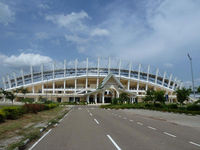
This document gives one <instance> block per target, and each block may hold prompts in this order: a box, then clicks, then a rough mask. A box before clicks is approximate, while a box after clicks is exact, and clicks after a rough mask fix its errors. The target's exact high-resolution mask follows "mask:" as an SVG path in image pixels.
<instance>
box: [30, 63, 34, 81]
mask: <svg viewBox="0 0 200 150" xmlns="http://www.w3.org/2000/svg"><path fill="white" fill-rule="evenodd" d="M30 73H31V83H33V66H32V65H31V66H30Z"/></svg>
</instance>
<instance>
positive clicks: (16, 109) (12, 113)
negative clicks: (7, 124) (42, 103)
mask: <svg viewBox="0 0 200 150" xmlns="http://www.w3.org/2000/svg"><path fill="white" fill-rule="evenodd" d="M3 112H4V113H5V114H6V119H18V118H19V117H21V116H22V115H23V114H24V113H25V111H24V110H23V109H22V107H20V106H9V107H4V108H3Z"/></svg>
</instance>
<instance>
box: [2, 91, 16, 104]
mask: <svg viewBox="0 0 200 150" xmlns="http://www.w3.org/2000/svg"><path fill="white" fill-rule="evenodd" d="M2 93H3V95H4V96H5V98H7V99H9V100H11V101H12V104H13V102H14V99H15V97H16V96H15V95H14V94H13V93H12V92H10V91H4V90H3V91H2Z"/></svg>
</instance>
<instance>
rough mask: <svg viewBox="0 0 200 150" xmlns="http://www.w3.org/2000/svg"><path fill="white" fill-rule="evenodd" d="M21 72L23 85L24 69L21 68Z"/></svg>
mask: <svg viewBox="0 0 200 150" xmlns="http://www.w3.org/2000/svg"><path fill="white" fill-rule="evenodd" d="M21 74H22V83H23V85H25V81H24V70H23V69H22V70H21Z"/></svg>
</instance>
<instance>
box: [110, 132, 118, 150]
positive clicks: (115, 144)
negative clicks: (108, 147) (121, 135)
mask: <svg viewBox="0 0 200 150" xmlns="http://www.w3.org/2000/svg"><path fill="white" fill-rule="evenodd" d="M107 137H108V138H109V140H110V141H111V142H112V143H113V145H114V146H115V147H116V148H117V150H121V148H120V147H119V146H118V145H117V143H116V142H115V141H114V140H113V139H112V138H111V136H110V135H107Z"/></svg>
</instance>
